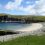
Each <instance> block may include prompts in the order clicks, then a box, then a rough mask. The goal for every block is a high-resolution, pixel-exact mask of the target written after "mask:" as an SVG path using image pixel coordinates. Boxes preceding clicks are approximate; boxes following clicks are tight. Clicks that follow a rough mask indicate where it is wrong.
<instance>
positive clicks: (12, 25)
mask: <svg viewBox="0 0 45 45" xmlns="http://www.w3.org/2000/svg"><path fill="white" fill-rule="evenodd" d="M27 26H29V24H21V23H0V29H2V30H17V29H20V28H25V27H27Z"/></svg>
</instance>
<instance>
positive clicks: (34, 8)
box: [0, 0, 45, 16]
mask: <svg viewBox="0 0 45 45" xmlns="http://www.w3.org/2000/svg"><path fill="white" fill-rule="evenodd" d="M0 13H6V14H15V15H43V16H45V0H0Z"/></svg>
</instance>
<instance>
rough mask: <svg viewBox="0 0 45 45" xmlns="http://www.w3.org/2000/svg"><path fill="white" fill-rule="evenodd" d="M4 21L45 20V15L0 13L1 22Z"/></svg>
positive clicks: (26, 21) (28, 21)
mask: <svg viewBox="0 0 45 45" xmlns="http://www.w3.org/2000/svg"><path fill="white" fill-rule="evenodd" d="M2 21H25V23H30V22H45V16H31V15H10V14H0V22H2Z"/></svg>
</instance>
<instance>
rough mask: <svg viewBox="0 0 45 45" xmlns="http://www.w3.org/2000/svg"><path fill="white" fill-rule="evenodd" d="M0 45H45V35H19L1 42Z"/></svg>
mask: <svg viewBox="0 0 45 45" xmlns="http://www.w3.org/2000/svg"><path fill="white" fill-rule="evenodd" d="M0 45H45V35H42V36H37V35H30V36H24V37H19V38H16V39H13V40H10V41H7V42H0Z"/></svg>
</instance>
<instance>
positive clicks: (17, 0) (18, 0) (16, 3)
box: [5, 0, 22, 10]
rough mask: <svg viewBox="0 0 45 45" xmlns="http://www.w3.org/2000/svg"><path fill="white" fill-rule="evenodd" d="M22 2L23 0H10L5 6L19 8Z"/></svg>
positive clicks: (10, 8) (11, 8)
mask: <svg viewBox="0 0 45 45" xmlns="http://www.w3.org/2000/svg"><path fill="white" fill-rule="evenodd" d="M21 2H22V0H14V2H11V1H10V2H8V4H6V5H5V8H6V9H9V10H13V9H17V8H18V7H19V6H20V4H21Z"/></svg>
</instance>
